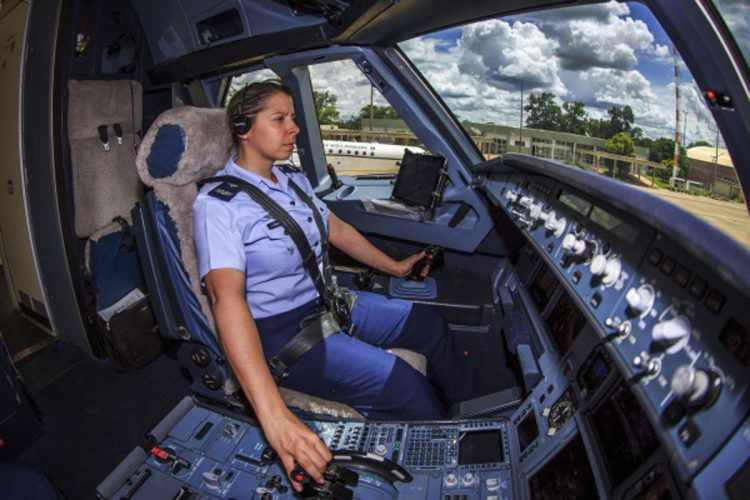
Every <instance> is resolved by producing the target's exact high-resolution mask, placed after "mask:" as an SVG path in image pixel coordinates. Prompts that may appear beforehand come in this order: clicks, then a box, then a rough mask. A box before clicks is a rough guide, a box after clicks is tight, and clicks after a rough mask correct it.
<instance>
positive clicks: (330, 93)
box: [309, 59, 428, 176]
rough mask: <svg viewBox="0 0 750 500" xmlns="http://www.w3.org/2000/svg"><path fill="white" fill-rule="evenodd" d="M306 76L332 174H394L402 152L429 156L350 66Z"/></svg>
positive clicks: (319, 67)
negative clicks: (311, 88)
mask: <svg viewBox="0 0 750 500" xmlns="http://www.w3.org/2000/svg"><path fill="white" fill-rule="evenodd" d="M309 70H310V80H311V81H312V86H313V94H314V98H315V109H316V111H317V113H318V123H319V124H320V135H321V137H322V138H323V145H324V151H325V154H326V163H327V164H329V165H331V166H332V167H333V168H334V169H335V170H336V173H337V174H339V175H353V176H368V175H390V174H396V173H397V172H398V170H399V168H400V162H401V159H402V158H403V156H404V151H405V150H406V149H408V150H409V151H411V152H412V153H427V152H428V151H427V149H426V148H425V146H424V145H423V144H422V143H421V142H420V140H419V138H418V137H417V136H416V135H415V134H414V133H413V132H412V130H411V128H410V127H409V126H408V125H407V124H406V123H405V122H404V121H403V120H402V119H401V117H400V116H399V114H398V112H397V111H396V109H395V108H393V106H391V105H390V103H389V102H388V101H387V100H386V99H385V97H383V96H382V94H381V93H380V91H379V90H378V89H377V88H375V87H374V86H373V85H371V84H370V81H369V80H368V79H367V77H365V75H364V74H363V73H362V71H360V69H359V68H358V67H357V66H356V65H355V64H354V62H353V61H351V60H349V59H346V60H342V61H332V62H325V63H320V64H315V65H313V66H310V67H309ZM334 149H336V150H338V152H337V153H335V154H334V153H333V151H334ZM342 151H343V153H342ZM363 156H364V157H366V158H362V157H363Z"/></svg>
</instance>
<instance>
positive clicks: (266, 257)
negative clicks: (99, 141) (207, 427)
mask: <svg viewBox="0 0 750 500" xmlns="http://www.w3.org/2000/svg"><path fill="white" fill-rule="evenodd" d="M227 115H228V118H229V123H230V128H231V129H232V135H233V138H234V145H235V150H236V156H234V155H233V157H232V158H230V159H229V161H228V162H227V164H226V165H225V167H224V168H223V170H221V171H219V172H218V173H217V175H228V176H234V177H237V178H240V179H242V180H244V181H246V182H248V183H250V184H252V185H254V186H256V187H257V188H259V189H260V190H262V191H263V192H264V193H265V194H267V195H268V196H269V197H270V198H271V199H272V200H274V201H275V202H276V203H277V204H279V205H280V206H281V207H283V208H284V209H285V210H286V212H287V213H288V214H289V215H291V216H292V218H293V219H294V220H295V221H296V222H297V224H298V225H299V226H300V228H302V230H303V231H304V234H305V236H306V237H307V240H308V242H309V245H310V248H312V249H313V250H314V251H315V253H316V257H317V259H318V262H319V263H320V262H321V258H322V255H321V248H322V247H323V245H321V238H326V237H327V241H328V242H329V243H330V244H332V245H334V246H336V247H337V248H338V249H340V250H341V251H343V252H344V253H346V254H348V255H349V256H351V257H352V258H354V259H356V260H358V261H360V262H362V263H363V264H366V265H368V266H371V267H373V268H375V269H377V270H379V271H381V272H384V273H388V274H390V275H393V276H405V275H407V274H408V273H409V272H410V271H411V269H412V267H413V266H414V264H415V263H416V262H417V261H418V260H420V259H421V258H422V257H423V255H424V254H423V253H418V254H416V255H412V256H411V257H409V258H406V259H404V260H394V259H392V258H391V257H389V256H387V255H385V254H384V253H383V252H381V251H380V250H378V249H377V248H375V247H374V246H373V245H372V244H370V243H369V242H368V241H367V240H366V239H365V238H364V237H363V236H362V235H361V234H360V233H359V232H358V231H357V230H356V229H354V228H353V227H352V226H351V225H349V224H347V223H345V222H343V221H342V220H341V219H339V218H338V217H336V215H334V214H333V212H331V211H329V210H328V208H326V205H325V204H324V203H323V202H321V201H320V200H319V199H317V198H316V197H315V194H314V192H313V190H312V187H311V185H310V183H309V182H308V180H307V178H306V177H305V175H304V174H303V173H301V172H299V171H298V170H296V169H293V168H289V167H280V166H278V165H275V162H277V161H280V160H287V159H288V158H289V157H290V155H291V153H292V149H293V148H294V144H295V138H296V136H297V134H298V132H299V128H298V127H297V125H296V124H295V122H294V106H293V102H292V97H291V92H290V90H289V89H288V88H286V87H284V86H283V85H281V84H280V83H279V82H277V81H265V82H259V83H253V84H250V85H249V86H247V87H246V88H244V89H243V90H241V91H239V92H237V93H236V94H235V96H234V97H233V98H232V100H231V102H230V103H229V106H228V108H227ZM245 117H246V121H245ZM238 118H239V121H240V122H243V121H244V124H243V125H244V126H241V127H238V126H237V125H236V123H235V122H237V119H238ZM292 182H293V183H295V184H296V185H297V186H298V187H299V188H301V189H302V190H303V191H304V192H305V193H307V195H308V196H309V197H310V198H312V200H314V206H315V207H316V209H317V210H318V211H319V213H320V215H321V216H322V219H323V221H324V224H325V226H326V227H325V232H326V233H327V234H323V235H321V234H320V232H319V231H318V227H317V226H316V224H315V221H314V218H313V214H312V208H311V207H310V206H308V205H307V204H306V203H305V202H304V200H302V199H301V198H300V196H298V195H297V194H296V192H295V190H294V189H293V186H291V185H290V184H291V183H292ZM216 187H217V184H216V183H209V184H207V185H205V186H204V187H203V189H202V190H201V192H200V193H199V195H198V197H197V199H196V201H195V204H194V206H193V212H194V224H195V228H194V230H195V231H194V234H195V243H196V250H197V254H198V261H199V271H200V275H201V278H202V279H203V280H204V282H205V284H206V287H207V289H208V293H209V297H210V301H211V304H212V309H213V314H214V317H215V320H216V326H217V328H218V332H219V338H220V340H221V343H222V346H223V348H224V351H225V353H226V355H227V358H228V360H229V363H230V364H231V366H232V369H233V370H234V373H235V375H236V376H237V379H238V380H239V382H240V384H241V386H242V389H243V391H244V393H245V395H246V396H247V398H248V400H249V401H250V403H251V404H252V406H253V409H254V410H255V414H256V416H257V418H258V420H259V422H260V424H261V426H262V427H263V430H264V432H265V435H266V438H267V439H268V442H269V443H270V444H271V446H273V448H274V449H275V450H276V451H277V453H278V455H279V457H280V458H281V460H282V462H283V464H284V467H285V468H286V470H287V473H290V472H291V470H292V468H293V466H294V461H296V462H298V463H299V464H300V465H301V466H302V467H303V468H304V469H305V470H306V471H307V472H308V473H309V474H310V475H311V476H312V477H313V478H314V479H316V480H322V475H321V474H322V472H323V471H324V470H325V467H326V464H327V462H328V461H330V459H331V454H330V452H329V451H328V449H327V448H326V447H325V445H324V444H323V443H322V441H321V440H320V439H319V438H318V437H317V436H316V435H315V434H314V433H313V432H311V431H310V430H309V429H308V428H307V427H306V426H305V425H304V424H303V423H302V422H301V421H300V420H299V419H298V418H297V417H296V416H295V415H293V414H292V413H291V412H290V411H289V409H288V408H287V407H286V405H285V404H284V401H283V400H282V398H281V396H280V394H279V391H278V389H277V386H276V383H275V382H274V378H273V377H272V374H271V372H270V370H269V367H268V365H267V361H268V360H270V359H272V357H273V356H274V355H275V354H276V353H277V352H279V350H280V349H281V348H282V347H283V346H284V345H285V344H286V343H287V342H289V340H290V339H292V338H293V337H294V336H295V335H296V334H297V333H298V331H299V329H300V322H301V321H302V319H303V318H306V317H308V316H309V315H311V313H315V312H316V311H317V310H319V309H320V307H321V306H320V300H319V296H318V293H317V291H316V288H315V286H314V284H313V282H312V280H311V278H310V276H309V275H308V273H307V271H306V269H305V267H304V266H303V263H302V258H301V256H300V253H299V251H298V250H297V247H296V246H295V244H294V242H293V241H292V239H291V238H290V237H289V235H287V234H285V229H284V227H282V226H281V225H280V224H279V223H278V222H276V221H275V219H273V218H271V217H270V216H269V214H268V213H267V212H266V211H265V210H264V209H263V208H262V207H261V206H260V205H259V204H258V203H256V202H255V201H253V200H252V199H251V198H250V197H249V196H248V195H247V194H246V193H244V192H239V193H237V194H236V196H233V197H232V198H231V199H227V197H226V196H225V197H223V198H222V197H217V196H212V191H213V190H214V189H215V188H216ZM352 323H353V325H354V328H353V331H354V332H355V334H354V336H350V335H347V334H346V333H345V332H343V333H337V334H333V335H331V336H329V337H327V338H326V339H325V340H323V341H321V342H320V343H318V344H317V345H315V347H313V348H312V349H311V350H310V351H308V352H307V353H306V354H304V355H303V356H302V357H301V358H300V359H299V360H298V361H297V362H296V363H294V365H293V366H291V368H290V370H289V374H288V376H287V377H286V378H284V379H283V381H282V382H281V383H282V384H283V385H284V386H286V387H289V388H291V389H296V390H299V391H302V392H305V393H308V394H312V395H315V396H319V397H323V398H326V399H330V400H335V401H340V402H343V403H346V404H349V405H351V406H352V407H354V408H355V409H357V410H358V411H359V412H361V413H362V414H364V415H366V416H367V417H368V418H373V419H391V420H393V419H437V418H443V417H445V416H446V411H445V406H444V401H445V402H451V401H455V400H460V399H466V397H465V395H466V394H467V393H465V392H462V391H463V390H464V389H465V388H466V385H467V384H468V383H469V382H468V381H467V380H465V378H466V377H462V376H461V374H460V373H461V371H462V369H461V366H459V365H460V357H459V358H456V357H455V356H454V352H453V345H452V342H451V339H450V336H449V335H446V333H445V326H444V320H443V319H442V318H441V317H440V316H439V315H438V314H437V313H436V312H435V311H434V310H433V309H431V308H430V307H429V306H425V305H418V304H411V303H410V302H406V301H403V300H389V299H387V298H385V297H383V296H381V295H377V294H372V293H366V292H359V293H358V294H357V299H356V302H355V304H354V307H353V310H352ZM393 347H401V348H407V349H411V350H414V351H417V352H421V353H422V354H424V355H425V356H426V357H427V359H428V363H429V364H428V374H429V375H430V378H429V379H428V378H426V377H424V376H423V375H422V374H420V373H419V372H417V371H416V370H414V369H413V368H412V367H411V366H409V365H408V364H407V363H405V362H404V361H402V360H401V359H399V358H397V357H395V356H394V355H392V354H390V353H388V352H386V351H385V350H383V349H387V348H393ZM457 359H458V361H457ZM433 383H434V384H435V385H434V386H433ZM469 385H470V384H469ZM436 389H437V390H436ZM438 391H439V392H438ZM295 487H297V488H299V484H295Z"/></svg>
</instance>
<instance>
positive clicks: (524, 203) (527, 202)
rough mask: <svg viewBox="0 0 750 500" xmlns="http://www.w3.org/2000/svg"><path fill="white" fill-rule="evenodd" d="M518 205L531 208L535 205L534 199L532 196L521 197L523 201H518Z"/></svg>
mask: <svg viewBox="0 0 750 500" xmlns="http://www.w3.org/2000/svg"><path fill="white" fill-rule="evenodd" d="M518 203H519V204H520V205H521V206H524V207H526V208H529V207H531V205H532V204H533V203H534V198H532V197H531V196H521V199H520V200H518Z"/></svg>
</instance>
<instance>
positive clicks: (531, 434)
mask: <svg viewBox="0 0 750 500" xmlns="http://www.w3.org/2000/svg"><path fill="white" fill-rule="evenodd" d="M516 430H517V431H518V443H519V445H520V448H521V451H523V450H525V449H526V448H528V447H529V445H530V444H531V443H533V442H534V440H535V439H536V438H537V437H538V436H539V427H538V426H537V425H536V417H535V416H534V410H531V411H530V412H529V413H527V414H526V416H525V417H524V418H523V420H522V421H521V423H520V424H518V428H517V429H516Z"/></svg>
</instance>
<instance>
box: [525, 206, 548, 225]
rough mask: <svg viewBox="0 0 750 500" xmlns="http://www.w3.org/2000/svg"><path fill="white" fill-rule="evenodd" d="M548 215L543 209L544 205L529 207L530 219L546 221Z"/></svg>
mask: <svg viewBox="0 0 750 500" xmlns="http://www.w3.org/2000/svg"><path fill="white" fill-rule="evenodd" d="M547 217H548V215H547V213H546V212H545V211H544V210H543V209H542V204H541V203H538V204H536V205H531V207H529V218H530V219H531V220H532V221H534V222H536V221H538V220H542V221H545V220H547Z"/></svg>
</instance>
